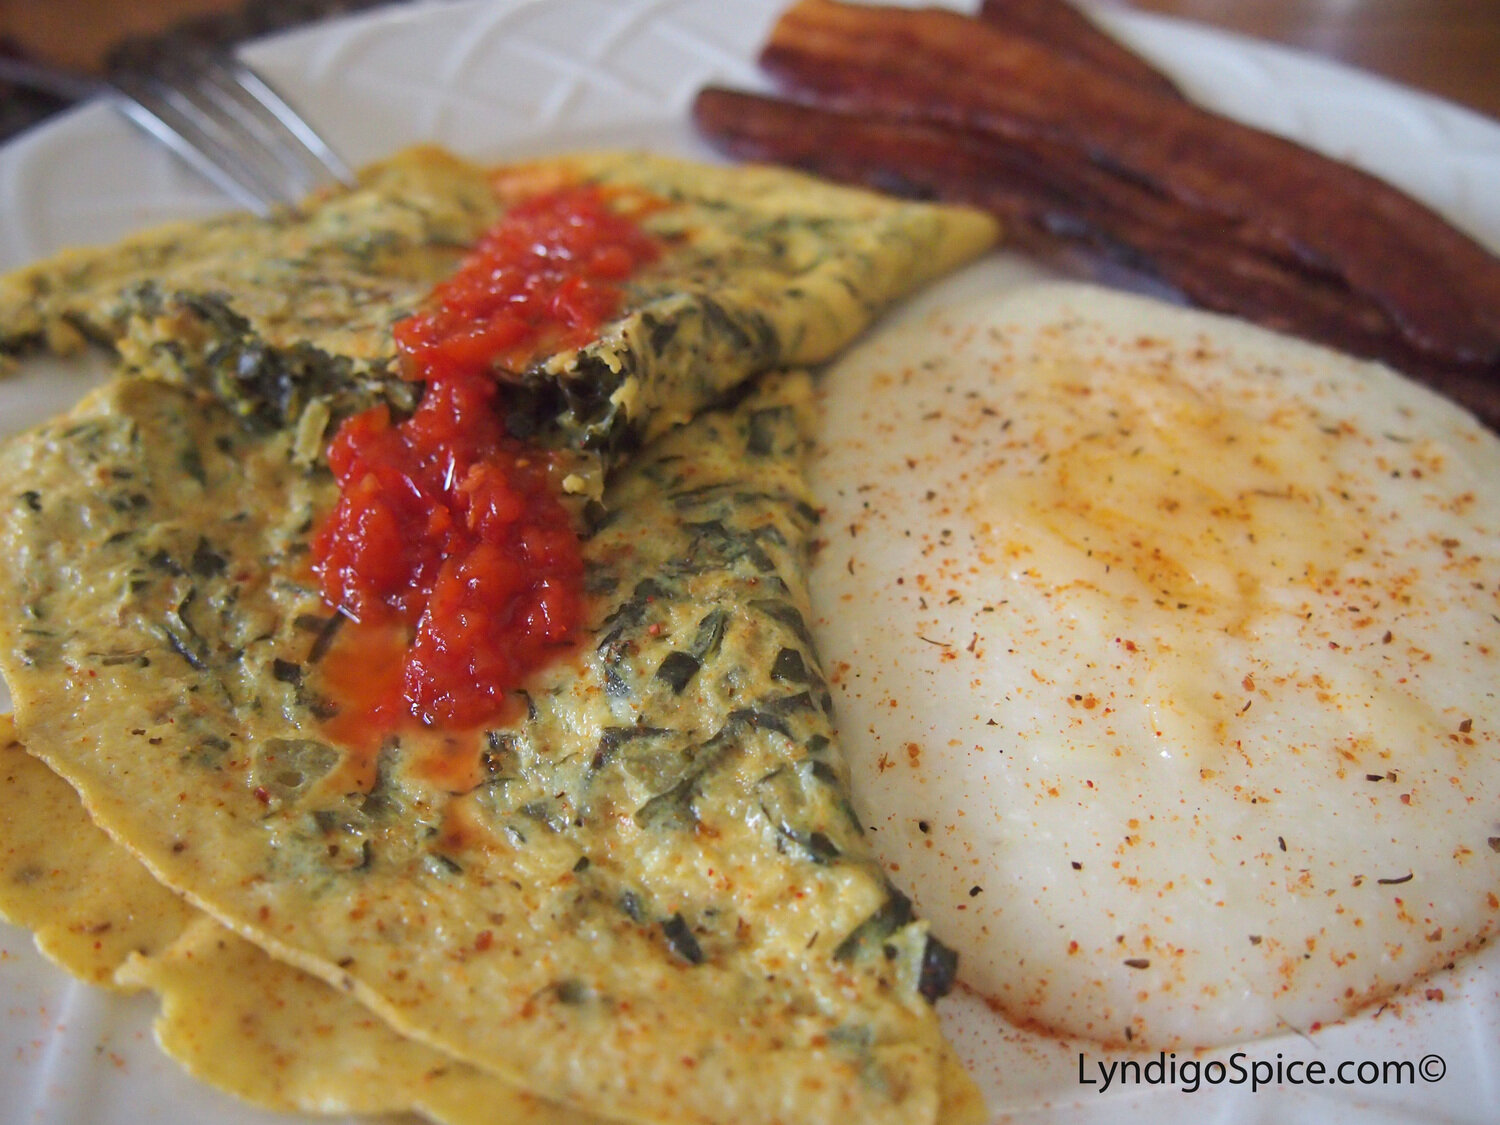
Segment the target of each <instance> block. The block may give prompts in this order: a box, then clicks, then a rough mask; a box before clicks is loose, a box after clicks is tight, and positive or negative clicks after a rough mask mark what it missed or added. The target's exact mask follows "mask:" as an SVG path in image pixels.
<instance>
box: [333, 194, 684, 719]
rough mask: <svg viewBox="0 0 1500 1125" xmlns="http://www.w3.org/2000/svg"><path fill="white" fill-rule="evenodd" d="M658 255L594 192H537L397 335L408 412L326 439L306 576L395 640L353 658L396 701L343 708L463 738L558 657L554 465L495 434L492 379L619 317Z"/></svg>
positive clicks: (496, 382)
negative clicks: (321, 514) (325, 488)
mask: <svg viewBox="0 0 1500 1125" xmlns="http://www.w3.org/2000/svg"><path fill="white" fill-rule="evenodd" d="M657 252H658V251H657V247H656V243H655V242H654V241H653V240H652V239H651V238H650V236H648V235H647V234H645V233H644V232H643V231H642V230H641V229H640V228H639V227H638V226H637V225H636V224H635V223H633V222H632V221H631V220H629V219H628V218H625V217H623V216H621V215H618V214H615V213H614V212H612V211H611V210H610V209H609V207H608V205H607V203H606V202H605V200H604V199H603V198H602V197H601V195H600V194H599V193H598V192H597V191H596V190H593V189H589V188H574V189H565V190H562V191H558V192H553V193H549V194H547V195H544V196H540V197H538V198H536V199H533V200H531V201H529V202H526V203H523V204H521V205H519V206H517V207H516V208H514V209H513V210H511V211H510V212H508V213H507V214H506V215H505V217H504V218H503V219H502V220H501V221H500V222H499V223H497V224H496V225H495V226H494V227H493V228H492V229H491V230H490V231H488V232H487V233H486V234H485V235H484V237H483V238H482V239H481V240H480V242H479V243H478V245H477V246H476V247H475V248H474V250H473V251H472V252H471V253H470V255H469V256H468V257H467V258H466V259H465V260H464V262H463V264H462V265H461V266H460V268H459V270H458V271H457V272H456V273H455V274H454V275H453V276H452V277H450V278H449V279H448V280H446V281H444V282H443V283H442V284H441V285H439V286H438V287H437V289H436V290H435V291H434V293H433V294H432V298H431V300H430V301H429V302H428V303H427V305H426V306H425V307H424V309H423V310H422V311H421V312H419V313H417V314H416V315H414V316H411V317H409V318H407V319H406V320H403V321H401V322H400V323H399V324H398V325H397V326H396V342H397V346H398V348H399V349H400V353H401V356H402V362H403V364H404V374H405V375H406V377H407V378H410V379H412V380H416V381H420V382H422V383H424V384H425V390H424V392H423V395H422V399H421V402H420V404H419V405H418V407H417V409H416V411H415V412H414V413H413V414H412V415H411V416H410V417H408V418H405V419H402V420H399V421H398V420H395V419H393V418H392V416H391V413H390V411H389V409H388V408H386V407H385V406H377V407H375V408H373V409H371V410H367V411H365V412H364V413H362V414H358V415H355V416H354V417H351V418H349V419H347V420H346V421H345V422H344V423H343V424H342V425H341V426H340V427H339V429H338V432H337V433H336V434H335V436H334V439H333V442H332V444H331V445H330V447H329V450H328V463H329V466H330V468H331V469H332V470H333V473H334V475H335V477H336V478H337V479H338V483H339V499H338V503H337V505H336V506H335V508H334V510H333V512H332V513H331V514H330V515H329V516H328V518H327V519H326V520H325V521H324V523H323V525H322V526H321V527H320V528H319V530H318V531H317V533H316V535H315V537H314V540H313V569H314V571H315V572H316V574H317V575H318V578H319V581H320V583H321V588H322V593H323V596H324V598H325V600H326V601H327V602H328V603H329V604H330V605H332V606H336V607H338V608H339V609H341V610H342V611H343V612H344V613H345V614H346V615H347V616H349V617H350V618H353V619H354V621H356V622H357V623H359V624H358V626H356V627H357V628H358V627H365V628H369V629H372V630H373V629H380V630H384V631H385V633H384V635H385V636H389V630H390V628H391V627H392V626H395V627H398V628H399V629H400V630H401V631H402V632H401V635H402V637H403V638H404V643H402V644H399V645H396V646H392V645H389V644H383V643H373V637H374V636H375V634H374V633H372V634H371V637H372V643H371V645H370V646H368V648H367V650H366V651H368V652H369V653H370V654H371V657H372V659H376V660H379V659H380V658H379V657H378V656H377V654H379V653H390V652H394V654H395V657H394V658H395V659H399V661H400V662H401V667H400V669H399V676H397V675H394V674H392V673H393V671H394V670H393V669H389V668H386V669H380V668H371V669H369V673H370V674H369V677H368V680H369V683H370V684H382V683H388V684H389V685H390V687H391V688H392V689H393V690H394V689H395V687H396V685H397V684H399V693H400V699H399V700H391V699H385V698H380V696H381V694H382V692H379V691H377V692H375V693H374V694H375V695H376V698H373V699H371V698H361V699H360V700H358V701H357V702H356V701H354V700H340V701H339V702H340V703H341V705H342V706H345V707H348V706H349V705H350V704H355V705H356V709H357V710H359V711H361V712H363V713H364V718H365V720H367V721H368V722H370V723H372V724H373V725H375V726H376V727H388V726H390V725H394V724H395V723H397V722H399V721H400V720H401V718H403V717H404V715H411V716H415V717H416V718H417V719H419V720H421V721H423V722H424V723H428V724H435V725H442V726H445V727H470V726H473V725H476V724H478V723H481V722H483V721H485V720H486V719H488V718H492V717H494V716H495V715H496V714H498V713H499V712H500V711H501V710H502V708H503V705H504V700H505V697H506V693H508V692H509V691H511V690H512V689H513V688H515V687H516V686H517V685H518V684H519V683H520V682H521V681H522V680H523V679H525V678H526V677H527V676H528V675H529V674H530V673H532V672H534V671H535V670H536V669H538V668H539V667H541V666H542V665H543V664H545V663H546V662H547V661H548V660H550V659H552V658H554V657H555V656H556V655H557V654H558V653H559V652H561V651H564V650H565V649H566V647H567V646H568V643H569V642H570V640H571V639H572V637H573V635H574V633H575V631H576V630H577V628H578V625H579V622H580V621H581V619H582V613H583V591H582V576H583V561H582V556H581V553H580V549H579V543H578V537H577V534H576V532H575V530H574V528H573V526H572V523H571V520H570V518H569V515H568V512H567V510H566V508H565V507H564V506H563V504H562V502H561V500H560V499H559V486H558V483H557V480H556V478H557V476H558V470H557V468H556V466H555V464H554V460H553V458H552V457H551V456H549V455H548V454H547V453H545V452H544V451H542V450H538V449H536V448H534V447H531V446H528V445H527V444H525V443H524V442H521V441H518V440H516V439H515V438H512V437H510V436H508V435H507V433H506V428H505V417H504V404H503V394H504V392H503V382H502V379H501V378H500V374H501V373H502V372H504V371H506V370H516V369H518V368H520V367H522V366H524V365H525V364H526V363H527V362H528V361H530V360H531V359H533V358H534V357H536V356H539V355H543V354H547V353H550V352H553V351H556V350H559V349H563V348H569V347H577V346H579V345H581V344H584V343H587V342H588V341H589V340H591V339H593V338H594V337H595V336H596V335H597V333H598V331H599V328H600V326H601V325H602V324H603V323H604V322H605V321H606V320H608V319H610V318H611V317H612V316H614V315H615V314H616V313H617V312H618V310H619V308H620V303H621V290H620V285H619V283H620V282H621V281H623V280H624V279H625V278H627V277H628V276H629V275H630V274H631V273H632V271H634V270H635V269H637V268H638V267H639V266H640V265H642V264H644V263H645V262H648V261H650V260H651V259H652V258H653V257H655V255H656V254H657ZM387 659H389V658H387ZM341 679H343V677H341ZM357 694H359V695H360V696H361V697H367V696H369V695H370V694H371V693H370V692H369V691H367V690H366V691H360V692H358V693H357ZM350 718H351V716H348V715H345V716H344V720H343V722H341V724H340V725H341V726H344V727H346V728H347V726H348V720H349V719H350Z"/></svg>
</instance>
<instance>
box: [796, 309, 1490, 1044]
mask: <svg viewBox="0 0 1500 1125" xmlns="http://www.w3.org/2000/svg"><path fill="white" fill-rule="evenodd" d="M822 395H823V399H824V407H825V417H824V420H823V433H824V435H825V436H824V440H823V448H822V449H821V450H820V454H819V457H818V458H817V460H816V462H815V466H814V472H815V476H814V486H815V490H816V491H817V493H818V495H819V498H820V500H821V501H822V502H823V503H824V504H826V505H827V512H826V516H825V521H824V525H823V526H824V532H823V534H824V538H825V543H824V546H823V548H822V551H821V555H820V558H819V561H818V565H817V568H816V570H815V574H814V582H813V587H814V589H813V593H814V604H815V605H817V606H818V607H819V623H818V626H817V631H818V634H819V637H818V639H819V641H820V644H821V646H822V648H823V651H824V653H825V657H826V659H827V661H828V666H829V668H830V670H831V672H832V674H833V678H834V680H835V696H836V699H837V702H838V704H839V715H840V719H841V726H842V733H843V736H844V738H845V740H846V744H847V745H848V746H849V752H850V755H851V757H852V759H853V763H854V770H855V789H856V801H857V802H858V803H859V805H860V807H862V808H864V809H866V810H869V812H868V815H867V819H869V820H870V822H871V823H872V824H873V826H874V827H875V829H876V832H875V836H874V838H875V840H876V843H877V847H878V848H879V849H880V850H881V853H882V855H883V857H884V859H885V861H886V862H887V864H888V866H890V867H891V868H892V869H898V870H899V877H900V878H901V880H902V882H903V883H904V885H907V886H910V887H913V888H915V889H916V897H917V899H918V905H919V908H920V909H921V910H922V911H923V912H924V914H926V915H927V916H928V917H931V918H932V919H933V924H934V926H936V927H938V928H940V929H941V930H942V931H943V932H944V933H945V934H948V935H950V936H951V938H952V939H953V940H954V942H955V944H956V945H957V946H958V948H959V950H960V953H961V957H962V960H961V964H962V965H963V966H964V967H965V969H964V974H965V979H966V980H967V983H968V984H970V985H971V986H972V987H973V988H975V989H976V990H978V991H979V992H981V993H982V994H984V996H985V997H986V998H988V999H989V1000H990V1001H991V1002H992V1003H994V1004H995V1005H996V1006H998V1007H1000V1008H1001V1009H1002V1010H1004V1011H1005V1012H1006V1014H1007V1015H1009V1016H1010V1017H1011V1018H1013V1019H1015V1020H1018V1021H1021V1022H1023V1023H1025V1024H1029V1025H1034V1026H1042V1027H1045V1028H1050V1029H1053V1030H1057V1031H1060V1032H1064V1033H1068V1034H1076V1035H1080V1036H1085V1037H1089V1038H1092V1039H1099V1040H1104V1041H1107V1042H1119V1043H1123V1042H1126V1041H1131V1042H1133V1043H1135V1044H1136V1045H1141V1044H1148V1045H1162V1046H1171V1045H1180V1044H1193V1045H1210V1044H1216V1043H1226V1042H1230V1041H1233V1040H1238V1039H1243V1038H1245V1037H1248V1036H1252V1035H1260V1034H1267V1033H1271V1032H1274V1031H1281V1030H1289V1029H1293V1028H1295V1029H1299V1030H1304V1031H1305V1030H1309V1029H1311V1028H1314V1027H1316V1026H1318V1025H1319V1024H1320V1023H1324V1022H1328V1021H1333V1020H1337V1019H1339V1018H1341V1017H1343V1016H1345V1015H1347V1014H1350V1013H1352V1012H1354V1011H1357V1010H1359V1009H1360V1008H1362V1007H1364V1006H1366V1005H1369V1004H1372V1003H1374V1002H1376V1001H1379V1000H1381V999H1383V998H1385V997H1387V996H1388V995H1390V994H1391V993H1392V992H1394V991H1396V990H1399V989H1401V988H1402V987H1404V986H1406V985H1408V984H1410V983H1411V982H1412V981H1413V980H1414V979H1415V978H1417V977H1418V976H1419V975H1421V974H1423V973H1425V972H1428V971H1431V970H1434V969H1437V968H1439V967H1442V966H1444V965H1445V964H1447V963H1449V962H1451V961H1452V960H1453V958H1454V957H1455V956H1458V955H1460V954H1462V953H1463V952H1465V951H1466V950H1470V949H1473V948H1475V947H1476V946H1477V945H1479V944H1481V943H1482V942H1484V941H1485V940H1486V939H1487V938H1488V937H1491V936H1493V934H1494V933H1495V931H1496V929H1497V927H1500V838H1497V837H1500V822H1497V820H1496V816H1497V812H1496V810H1497V808H1500V799H1497V798H1500V792H1497V791H1500V745H1497V737H1496V726H1497V721H1500V706H1497V701H1496V691H1497V685H1500V496H1497V495H1496V492H1495V489H1494V482H1495V481H1496V480H1497V479H1500V440H1497V439H1496V437H1495V436H1494V435H1493V434H1490V433H1489V432H1487V431H1485V430H1483V429H1482V428H1481V427H1479V425H1478V424H1477V423H1475V422H1474V421H1473V420H1472V419H1470V418H1469V417H1468V416H1467V415H1466V414H1464V413H1462V412H1461V411H1459V410H1458V409H1456V408H1454V407H1452V406H1450V405H1449V404H1447V403H1445V402H1443V401H1440V400H1438V399H1437V398H1435V397H1434V396H1432V395H1431V394H1429V393H1427V392H1425V391H1423V390H1420V389H1419V388H1417V387H1416V386H1415V385H1413V384H1410V383H1407V382H1406V381H1405V380H1403V379H1401V378H1399V377H1397V376H1395V375H1394V374H1392V373H1391V372H1389V371H1388V370H1386V369H1384V368H1380V367H1376V366H1374V365H1367V364H1360V363H1356V362H1354V361H1352V360H1348V359H1345V358H1343V357H1339V356H1336V355H1334V354H1333V353H1331V352H1327V351H1323V350H1320V349H1315V348H1312V347H1309V346H1305V345H1300V344H1296V343H1293V342H1290V341H1288V340H1286V339H1283V338H1280V337H1276V336H1273V335H1271V334H1269V333H1266V332H1263V331H1260V330H1256V329H1251V328H1248V327H1245V326H1243V325H1238V324H1233V323H1230V322H1228V321H1226V320H1223V319H1219V318H1214V317H1210V316H1207V315H1205V314H1200V313H1192V312H1188V311H1185V310H1181V309H1176V308H1172V307H1169V306H1166V305H1162V304H1158V303H1155V302H1153V301H1150V300H1148V299H1146V298H1142V297H1135V296H1129V295H1121V294H1114V293H1107V292H1104V291H1101V290H1096V289H1093V288H1090V287H1085V286H1076V285H1046V286H1040V287H1035V288H1031V289H1023V290H1020V291H1018V292H1017V293H1016V294H1015V295H1013V296H1011V297H1009V298H1008V299H1007V300H1005V301H1003V302H1001V303H999V304H996V303H995V302H993V301H986V302H983V303H980V304H970V305H968V306H964V305H963V304H962V303H961V302H960V303H959V304H958V305H957V306H955V305H951V304H950V305H947V306H946V307H944V308H942V309H941V310H939V306H938V305H937V304H935V303H933V302H928V303H925V304H923V305H921V306H920V307H917V308H914V309H912V310H910V311H909V312H908V313H907V315H906V317H905V319H904V321H903V322H902V323H901V324H900V325H899V326H897V327H894V328H893V329H892V330H891V331H888V332H886V333H884V334H882V336H881V337H880V338H879V340H878V341H874V342H872V343H871V344H869V345H867V346H866V347H864V348H862V349H856V350H855V351H854V352H853V353H851V354H850V355H848V356H846V357H845V358H844V359H843V360H841V361H840V362H839V363H838V364H836V365H835V367H834V368H833V369H832V370H831V371H830V372H829V375H828V378H827V381H826V383H825V385H824V387H823V390H822ZM855 607H858V612H855ZM895 623H900V624H899V625H898V624H895ZM896 809H899V810H901V812H900V813H899V814H897V813H894V812H891V813H887V812H884V811H882V810H896ZM976 888H978V890H977V891H976Z"/></svg>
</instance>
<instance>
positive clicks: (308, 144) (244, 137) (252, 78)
mask: <svg viewBox="0 0 1500 1125" xmlns="http://www.w3.org/2000/svg"><path fill="white" fill-rule="evenodd" d="M109 85H110V87H111V88H112V90H113V91H114V93H115V95H116V101H117V104H118V105H119V108H120V109H121V110H122V111H123V112H124V113H125V115H126V116H127V117H129V118H130V120H131V121H133V122H135V124H137V125H139V126H140V127H141V128H142V129H144V130H146V132H148V133H150V134H151V135H152V136H153V137H155V138H156V139H157V140H159V141H161V142H162V143H163V144H165V145H167V146H168V147H169V148H171V149H172V150H173V151H174V152H176V153H177V154H178V155H179V156H180V157H182V158H183V159H184V160H185V161H187V162H188V163H189V164H190V165H192V166H193V167H194V168H196V169H197V170H198V171H199V172H201V173H202V174H203V175H204V176H206V177H208V179H210V180H211V181H213V183H214V184H216V185H217V186H218V187H219V188H220V189H221V190H222V191H224V192H226V193H227V194H228V195H230V196H232V197H233V198H234V199H235V200H236V201H237V202H239V203H240V204H241V205H243V206H245V207H248V208H249V209H250V210H252V211H255V212H257V213H259V214H265V213H266V212H267V211H269V210H270V209H271V208H272V207H273V206H275V205H276V204H278V203H295V202H296V201H297V200H299V199H301V198H302V197H303V196H304V195H306V194H307V193H308V192H309V191H311V190H312V189H313V188H316V187H318V186H319V185H321V184H323V183H327V182H328V181H330V180H333V181H337V182H339V183H344V184H347V183H350V182H351V181H352V179H353V177H352V175H351V174H350V171H349V168H348V166H347V165H345V163H344V162H343V161H342V160H340V159H339V157H338V155H337V154H336V153H335V152H334V151H333V149H332V148H330V147H329V145H328V144H327V142H325V141H324V140H323V138H322V137H320V136H318V134H317V132H316V131H315V130H314V129H313V128H312V126H311V125H309V124H308V123H307V122H306V121H305V120H304V119H303V118H302V117H301V115H299V114H298V113H297V111H296V110H294V109H293V108H292V107H291V106H290V105H288V104H287V103H286V101H285V100H283V98H282V97H281V95H280V94H278V93H277V92H276V91H275V90H273V89H271V87H270V86H269V85H268V84H267V83H266V82H265V81H264V80H263V79H262V78H261V77H260V76H259V75H258V74H256V73H255V72H254V71H253V70H251V69H250V68H249V67H248V66H246V65H245V64H244V63H242V62H241V61H240V60H239V59H237V58H235V57H234V56H233V55H229V54H223V53H219V52H210V51H195V52H178V53H173V54H171V55H169V56H162V57H160V58H159V59H158V60H157V61H156V64H155V65H154V66H152V67H151V68H150V69H149V70H135V69H120V70H117V71H115V72H114V73H112V74H111V75H110V81H109Z"/></svg>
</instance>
